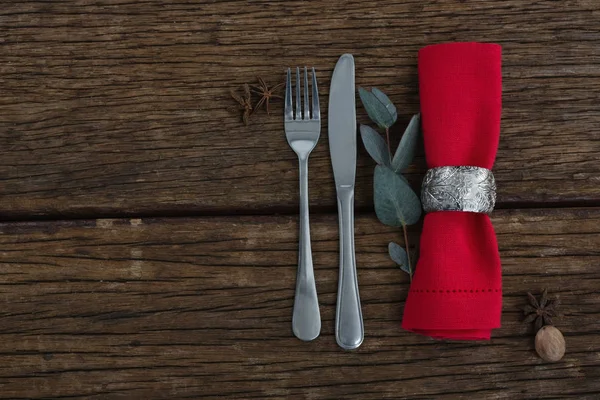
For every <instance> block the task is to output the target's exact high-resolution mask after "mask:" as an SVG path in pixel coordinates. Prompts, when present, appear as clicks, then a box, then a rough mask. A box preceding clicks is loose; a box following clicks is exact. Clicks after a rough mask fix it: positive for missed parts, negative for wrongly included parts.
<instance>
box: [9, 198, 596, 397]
mask: <svg viewBox="0 0 600 400" xmlns="http://www.w3.org/2000/svg"><path fill="white" fill-rule="evenodd" d="M493 221H494V224H495V227H496V229H497V233H498V239H499V245H500V250H501V255H502V259H503V265H504V290H505V292H504V312H503V326H502V328H501V329H500V330H498V331H496V332H495V333H494V335H493V339H492V340H491V341H490V342H489V343H467V342H463V343H446V342H440V341H433V340H431V339H428V338H425V337H422V336H418V335H415V334H411V333H407V332H404V331H403V330H401V329H400V321H401V315H402V310H403V307H404V300H405V298H406V294H407V289H408V282H407V278H406V275H404V273H403V272H401V271H400V270H399V269H398V268H397V267H395V266H393V265H392V263H391V262H390V260H389V259H388V256H387V254H386V244H387V242H388V241H390V240H398V237H399V236H400V235H399V233H398V232H397V230H394V229H391V228H388V227H384V226H382V225H381V224H380V223H378V222H377V221H376V220H375V219H374V217H373V216H371V215H366V216H360V217H358V218H357V221H356V246H357V261H358V265H359V281H360V286H361V297H362V301H363V312H364V317H365V329H366V339H365V342H364V344H363V346H362V347H360V349H359V350H358V351H355V352H344V351H342V350H341V349H339V348H338V347H337V346H336V344H335V340H334V337H333V319H334V313H335V311H334V309H335V296H336V290H337V263H338V241H337V235H338V232H337V221H336V218H335V216H334V215H329V216H319V217H315V218H314V219H313V223H312V232H313V249H314V261H315V268H316V276H317V281H318V285H317V286H318V291H319V295H320V303H321V312H322V318H323V331H322V335H321V337H320V338H318V339H317V340H316V341H314V342H312V343H302V342H300V341H298V340H297V339H295V338H294V337H293V336H292V333H291V311H292V297H293V290H294V279H295V272H296V261H297V220H296V219H295V218H293V217H284V216H282V217H272V216H263V217H242V218H236V217H220V218H198V219H192V218H171V219H143V220H142V219H131V220H125V219H116V220H106V219H100V220H95V221H94V220H78V221H64V222H35V223H34V222H21V223H2V224H0V274H1V281H0V282H1V283H0V299H1V300H2V311H1V313H0V315H1V321H2V325H1V328H0V354H2V357H3V362H2V363H1V364H0V388H1V390H0V398H11V399H17V398H54V399H59V398H67V397H69V398H71V397H72V398H83V397H85V398H87V399H100V398H101V399H116V398H144V399H150V398H171V399H174V398H195V399H198V398H202V399H217V398H231V399H250V398H255V399H266V398H282V399H283V398H285V399H340V398H345V399H382V398H400V397H402V398H407V397H411V398H436V399H467V398H495V399H520V398H522V399H549V398H577V399H595V398H598V396H599V395H600V379H599V378H600V340H599V339H600V322H599V319H598V315H599V313H600V295H599V292H598V288H599V287H600V272H599V271H598V264H599V262H600V253H599V252H598V249H599V248H600V235H599V232H598V226H599V223H600V209H598V208H595V209H566V210H543V209H532V210H521V211H519V210H514V211H498V212H496V213H495V214H494V217H493ZM413 239H416V238H413ZM544 287H547V288H549V290H550V292H551V293H553V294H555V295H558V296H559V297H560V299H561V301H562V312H563V316H562V317H560V318H558V319H557V320H556V324H557V326H558V327H559V328H560V329H561V330H562V332H563V333H564V334H565V337H566V341H567V353H566V356H565V358H564V359H563V360H562V361H561V362H559V363H556V364H545V363H543V362H542V361H541V360H540V359H539V358H537V357H536V355H535V352H534V351H533V338H532V335H531V332H529V331H528V327H526V326H525V325H524V324H522V322H521V318H522V316H521V312H520V310H519V306H521V305H523V304H524V303H525V302H526V297H525V292H526V291H528V290H533V291H540V290H541V289H542V288H544Z"/></svg>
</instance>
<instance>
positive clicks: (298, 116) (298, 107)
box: [296, 67, 302, 120]
mask: <svg viewBox="0 0 600 400" xmlns="http://www.w3.org/2000/svg"><path fill="white" fill-rule="evenodd" d="M301 119H302V104H301V103H300V68H298V67H296V120H301Z"/></svg>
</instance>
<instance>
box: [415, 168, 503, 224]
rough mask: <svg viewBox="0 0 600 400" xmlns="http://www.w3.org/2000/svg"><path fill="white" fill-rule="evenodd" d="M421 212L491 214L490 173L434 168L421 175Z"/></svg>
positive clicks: (492, 189)
mask: <svg viewBox="0 0 600 400" xmlns="http://www.w3.org/2000/svg"><path fill="white" fill-rule="evenodd" d="M421 202H422V203H423V209H424V210H425V212H434V211H466V212H475V213H485V214H488V213H491V212H492V210H493V209H494V204H496V181H495V180H494V175H493V174H492V171H490V170H489V169H486V168H480V167H463V166H461V167H438V168H432V169H430V170H428V171H427V173H426V174H425V179H423V188H422V190H421Z"/></svg>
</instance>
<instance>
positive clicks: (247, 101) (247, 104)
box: [231, 83, 252, 125]
mask: <svg viewBox="0 0 600 400" xmlns="http://www.w3.org/2000/svg"><path fill="white" fill-rule="evenodd" d="M231 97H233V98H234V100H235V101H237V102H238V103H239V104H240V108H241V109H242V110H243V111H244V113H243V114H242V121H244V125H248V118H250V114H252V95H251V93H250V86H248V84H247V83H244V95H243V96H240V95H239V94H237V93H236V92H234V91H233V90H232V91H231Z"/></svg>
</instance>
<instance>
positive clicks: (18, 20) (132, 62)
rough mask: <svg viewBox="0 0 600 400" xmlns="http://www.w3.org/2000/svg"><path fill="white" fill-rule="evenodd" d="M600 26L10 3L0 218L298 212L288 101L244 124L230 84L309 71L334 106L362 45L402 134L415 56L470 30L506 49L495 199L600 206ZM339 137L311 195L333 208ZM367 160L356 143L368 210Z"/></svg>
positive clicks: (290, 5)
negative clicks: (338, 69)
mask: <svg viewBox="0 0 600 400" xmlns="http://www.w3.org/2000/svg"><path fill="white" fill-rule="evenodd" d="M598 20H600V4H599V3H598V2H597V1H595V0H588V1H584V0H581V1H569V2H560V4H558V3H557V2H556V1H550V0H545V1H544V0H542V1H535V2H525V1H520V0H503V1H493V2H491V1H490V2H484V1H427V2H423V1H420V0H412V1H377V2H364V1H328V2H306V1H288V0H286V1H269V2H258V1H254V2H250V1H239V0H236V1H225V2H224V1H210V2H208V1H205V2H201V1H185V0H180V1H173V2H171V1H169V2H167V1H144V2H141V3H140V2H124V1H120V0H119V1H109V0H107V1H83V0H82V1H62V2H48V1H26V2H10V1H3V2H2V6H1V7H0V198H1V199H2V206H1V207H0V217H3V218H11V219H19V218H33V217H35V216H46V217H53V218H61V217H74V216H77V217H92V218H94V217H96V216H98V215H104V216H112V215H115V216H120V215H155V214H156V212H158V213H159V214H161V215H175V214H178V215H190V214H193V213H202V214H208V213H211V212H219V213H222V214H228V213H231V212H232V210H235V211H236V212H243V213H249V212H252V213H264V212H270V211H273V210H275V211H279V212H290V211H294V210H295V209H296V207H297V200H298V199H297V190H296V178H297V172H296V159H295V155H294V154H293V152H292V151H291V150H290V149H289V148H288V145H287V143H286V142H285V139H284V135H283V131H282V121H281V118H280V116H279V115H280V112H281V109H280V108H275V114H276V116H272V117H271V118H270V119H268V118H267V117H266V116H264V114H258V115H256V116H255V118H254V121H253V124H252V125H251V126H250V127H249V128H245V127H243V126H242V125H241V123H240V122H239V116H238V115H236V114H235V113H232V112H231V111H230V110H229V108H230V107H232V106H233V102H232V101H231V99H230V98H229V95H228V92H229V90H230V89H232V88H236V87H239V86H240V85H241V84H242V83H243V82H249V81H252V80H253V79H254V77H255V76H256V75H261V76H263V77H265V78H266V79H267V80H268V81H270V82H274V81H277V80H279V79H281V78H282V72H283V70H284V68H286V67H288V66H296V65H305V64H306V65H314V66H315V67H316V68H317V69H318V70H319V82H320V88H321V104H322V109H323V110H326V109H327V107H326V105H327V93H328V86H329V76H330V73H331V69H332V67H333V65H334V63H335V60H336V58H337V57H338V56H339V55H340V54H342V53H345V52H352V53H354V55H355V56H356V60H357V84H359V85H365V86H379V87H381V88H382V89H384V90H385V91H386V92H387V93H388V94H389V95H390V97H391V98H392V100H393V101H394V102H395V103H396V105H397V106H398V109H399V110H400V114H401V118H400V119H401V121H400V123H399V126H398V128H397V129H396V132H395V136H396V137H397V135H398V134H399V133H400V132H401V129H402V127H401V126H400V125H404V124H405V123H406V122H407V121H408V118H409V117H410V115H411V114H413V113H415V112H417V111H418V94H417V68H416V65H417V60H416V56H417V51H418V49H419V48H421V47H422V46H424V45H427V44H431V43H437V42H445V41H457V40H480V41H494V42H498V43H500V44H501V45H502V46H503V48H504V60H503V67H504V72H503V73H504V114H503V120H502V124H503V129H502V139H501V143H500V150H499V155H498V162H497V166H496V168H495V173H496V177H497V181H498V186H499V204H500V205H501V206H503V207H511V206H515V205H521V204H524V203H528V202H535V203H537V204H541V203H545V204H559V203H560V204H569V205H588V206H589V205H597V204H598V201H599V200H600V180H599V176H600V162H599V161H600V160H599V157H600V156H599V154H600V141H599V137H600V124H599V122H600V119H599V117H598V95H597V94H598V93H599V92H600V69H599V68H598V67H599V63H600V25H599V24H598ZM360 117H361V120H362V121H363V122H364V121H366V119H365V116H364V114H361V116H360ZM326 132H327V124H326V123H325V124H324V126H323V133H324V134H323V135H322V138H321V141H320V143H319V145H318V146H317V148H316V150H315V152H314V153H313V156H312V158H311V166H310V168H311V170H310V173H311V180H310V190H311V198H310V199H311V203H312V205H313V206H315V207H316V208H315V209H320V210H333V209H334V205H335V202H334V201H335V200H334V193H333V184H332V175H331V171H330V162H329V152H328V143H327V135H326V134H325V133H326ZM372 166H373V165H372V163H371V161H370V160H369V158H368V156H367V155H366V153H365V151H364V150H363V149H360V157H359V169H358V178H357V184H358V189H357V202H358V204H359V205H360V206H364V207H365V208H366V207H368V206H370V204H371V202H372V199H371V189H370V183H369V182H370V179H371V174H372ZM423 168H424V162H423V158H422V157H421V158H420V159H419V160H417V166H416V167H414V169H413V170H412V175H411V179H412V180H413V182H416V181H418V179H419V177H420V174H421V173H422V172H423Z"/></svg>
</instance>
